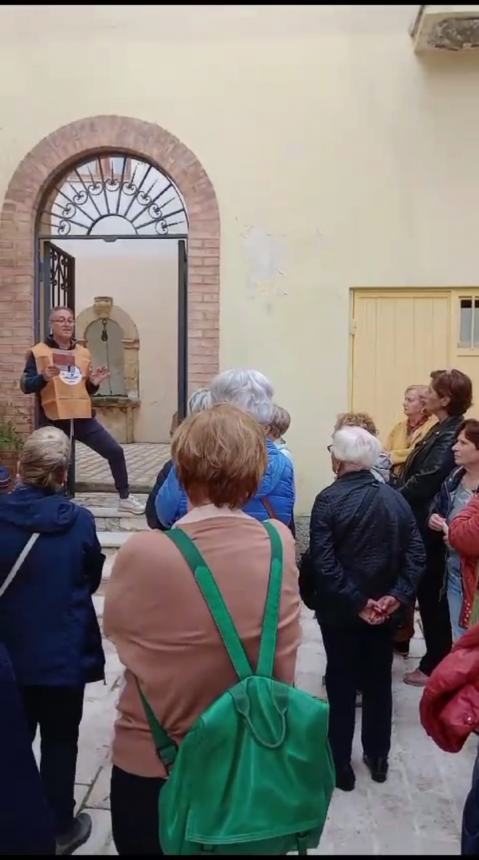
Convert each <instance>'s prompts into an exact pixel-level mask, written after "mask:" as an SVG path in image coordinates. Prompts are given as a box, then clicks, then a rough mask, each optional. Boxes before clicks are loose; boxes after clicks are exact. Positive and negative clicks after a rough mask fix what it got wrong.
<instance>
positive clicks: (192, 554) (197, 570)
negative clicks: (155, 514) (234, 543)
mask: <svg viewBox="0 0 479 860" xmlns="http://www.w3.org/2000/svg"><path fill="white" fill-rule="evenodd" d="M165 534H166V535H167V537H169V539H170V540H171V541H173V543H174V544H175V546H176V547H177V549H178V550H179V551H180V552H181V554H182V556H183V558H184V559H185V561H186V563H187V564H188V566H189V568H190V570H191V572H192V573H193V576H194V577H195V581H196V584H197V585H198V587H199V589H200V591H201V594H202V595H203V598H204V600H205V602H206V605H207V606H208V609H209V611H210V613H211V616H212V618H213V621H214V622H215V624H216V627H217V628H218V631H219V634H220V636H221V638H222V640H223V643H224V646H225V648H226V650H227V652H228V656H229V658H230V660H231V662H232V664H233V667H234V670H235V672H236V674H237V675H238V678H239V679H240V680H241V681H242V680H243V679H244V678H249V677H250V676H251V675H253V674H254V673H253V670H252V668H251V665H250V662H249V660H248V657H247V655H246V651H245V649H244V645H243V643H242V641H241V639H240V637H239V635H238V631H237V630H236V627H235V625H234V622H233V619H232V617H231V615H230V612H229V610H228V607H227V606H226V603H225V602H224V600H223V597H222V595H221V592H220V590H219V588H218V586H217V584H216V580H215V578H214V576H213V574H212V573H211V570H210V569H209V567H208V565H207V564H206V562H205V560H204V558H203V556H202V555H201V553H200V551H199V549H198V548H197V547H196V545H195V544H194V542H193V541H192V540H191V538H190V537H189V536H188V535H187V534H186V532H184V531H183V530H182V529H180V528H174V529H171V530H170V531H169V532H165Z"/></svg>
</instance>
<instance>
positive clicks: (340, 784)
mask: <svg viewBox="0 0 479 860" xmlns="http://www.w3.org/2000/svg"><path fill="white" fill-rule="evenodd" d="M355 785H356V777H355V775H354V770H353V769H352V767H351V765H350V764H346V765H343V767H340V768H338V769H337V770H336V788H340V789H341V791H352V790H353V788H354V786H355Z"/></svg>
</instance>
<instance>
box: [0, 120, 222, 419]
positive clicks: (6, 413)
mask: <svg viewBox="0 0 479 860" xmlns="http://www.w3.org/2000/svg"><path fill="white" fill-rule="evenodd" d="M115 149H117V150H121V151H123V152H126V153H129V154H131V155H136V156H138V157H140V158H144V159H145V160H147V161H150V162H152V163H153V164H154V165H155V166H157V167H158V168H159V169H160V170H162V171H164V172H165V173H167V174H169V175H170V176H171V178H172V179H173V181H174V182H175V184H176V185H177V187H178V188H179V189H180V191H181V194H182V195H183V199H184V200H185V203H186V207H187V212H188V217H189V243H188V244H189V255H188V268H189V277H188V290H189V292H188V353H189V368H188V385H189V388H190V390H192V389H194V388H196V387H198V386H201V385H205V384H207V383H208V381H209V380H210V379H211V377H212V376H213V375H214V374H215V373H216V372H217V370H218V353H219V266H220V260H219V256H220V223H219V212H218V204H217V200H216V195H215V192H214V189H213V186H212V184H211V181H210V179H209V178H208V176H207V174H206V172H205V170H204V169H203V167H202V165H201V164H200V162H199V161H198V159H197V158H196V156H195V155H194V154H193V153H192V152H191V151H190V150H189V149H188V148H187V147H186V146H185V145H184V144H183V143H181V141H179V140H178V139H177V138H176V137H174V136H173V135H172V134H170V133H169V132H168V131H165V129H163V128H161V127H160V126H158V125H155V124H153V123H149V122H143V121H142V120H138V119H132V118H130V117H120V116H97V117H93V118H90V119H82V120H78V121H76V122H73V123H70V124H69V125H65V126H63V127H62V128H59V129H58V130H57V131H54V132H53V133H52V134H50V135H48V137H46V138H44V139H43V140H42V141H40V143H39V144H38V145H37V146H35V147H34V149H32V150H31V152H29V153H28V155H27V156H26V157H25V158H24V159H23V161H22V162H21V163H20V165H19V166H18V168H17V170H16V171H15V173H14V175H13V177H12V179H11V181H10V184H9V186H8V188H7V191H6V194H5V199H4V203H3V207H2V212H1V216H0V402H1V403H2V404H3V407H2V417H7V419H8V418H10V419H12V420H13V421H14V423H15V425H16V426H17V428H18V429H19V430H20V431H21V432H22V433H28V432H29V431H30V429H31V426H32V414H33V404H32V398H27V397H25V395H23V394H22V393H21V392H20V390H19V379H20V375H21V372H22V369H23V365H24V358H25V353H26V352H27V350H28V349H29V347H31V345H32V340H33V330H34V327H33V323H34V282H35V277H34V276H35V265H36V261H35V229H36V220H37V213H38V208H39V206H40V204H41V202H42V200H43V198H44V196H45V194H46V193H47V192H48V190H49V188H50V186H52V185H53V183H54V182H55V181H56V179H58V177H59V176H60V175H62V174H63V173H65V172H66V171H67V170H68V168H69V167H71V166H72V165H73V164H74V163H75V162H77V161H80V160H81V159H82V158H84V157H88V155H90V154H93V153H98V152H101V151H102V150H104V151H106V150H110V151H111V150H115Z"/></svg>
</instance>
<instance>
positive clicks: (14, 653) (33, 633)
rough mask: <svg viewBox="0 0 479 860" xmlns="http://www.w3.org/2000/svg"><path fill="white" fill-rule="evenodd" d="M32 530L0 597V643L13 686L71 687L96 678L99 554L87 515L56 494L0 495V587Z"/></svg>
mask: <svg viewBox="0 0 479 860" xmlns="http://www.w3.org/2000/svg"><path fill="white" fill-rule="evenodd" d="M33 532H40V537H39V538H38V540H37V542H36V544H35V545H34V547H33V549H32V550H31V552H30V554H29V556H28V557H27V559H26V560H25V562H24V564H23V566H22V568H21V569H20V571H19V572H18V573H17V576H16V577H15V579H14V580H13V582H12V583H11V585H10V586H9V587H8V589H7V590H6V592H5V594H4V595H3V597H0V641H1V642H3V643H4V645H5V646H6V648H7V651H8V653H9V655H10V659H11V661H12V664H13V668H14V671H15V676H16V678H17V682H18V684H19V685H22V686H23V685H37V684H41V685H47V686H79V685H82V684H85V683H87V682H88V681H99V680H101V679H102V678H103V677H104V664H105V658H104V654H103V648H102V643H101V633H100V629H99V626H98V621H97V618H96V614H95V609H94V606H93V601H92V598H91V595H92V593H93V592H94V591H96V589H97V588H98V586H99V584H100V581H101V573H102V568H103V562H104V556H103V554H102V552H101V548H100V544H99V543H98V538H97V535H96V530H95V521H94V519H93V516H92V514H91V513H90V512H89V511H88V510H87V509H86V508H82V507H79V506H78V505H76V504H74V503H73V502H71V501H69V500H68V499H66V498H65V497H64V496H63V495H60V494H59V493H50V492H46V491H44V490H41V489H39V488H37V487H30V486H29V487H18V488H17V489H16V490H15V491H14V492H13V493H11V494H10V495H6V496H0V547H1V553H0V585H1V584H2V583H3V582H4V580H5V578H6V577H7V575H8V573H9V571H10V570H11V568H12V566H13V564H14V562H15V560H16V559H17V558H18V556H19V554H20V552H21V551H22V549H23V547H24V546H25V544H26V542H27V540H28V538H29V537H30V535H31V534H32V533H33Z"/></svg>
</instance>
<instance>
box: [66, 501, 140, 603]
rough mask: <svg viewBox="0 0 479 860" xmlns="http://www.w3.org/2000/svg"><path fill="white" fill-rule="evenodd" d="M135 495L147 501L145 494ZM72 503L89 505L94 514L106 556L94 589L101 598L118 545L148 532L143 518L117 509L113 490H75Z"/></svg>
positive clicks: (99, 538)
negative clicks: (91, 491) (83, 491)
mask: <svg viewBox="0 0 479 860" xmlns="http://www.w3.org/2000/svg"><path fill="white" fill-rule="evenodd" d="M137 498H138V499H141V500H142V501H144V502H145V503H146V499H147V496H146V495H142V494H137ZM75 502H76V503H77V504H78V505H83V506H84V507H86V508H88V510H90V511H91V513H92V514H93V516H94V517H95V522H96V529H97V534H98V540H99V541H100V544H101V547H102V549H103V552H104V554H105V556H106V561H105V564H104V567H103V577H102V584H101V586H100V588H99V589H98V591H97V592H96V596H97V597H101V596H102V595H103V594H104V588H105V583H106V582H107V581H108V579H109V578H110V574H111V569H112V567H113V562H114V560H115V556H116V554H117V552H118V550H119V549H120V547H121V546H123V544H124V543H126V541H127V540H128V538H129V537H130V536H131V535H132V534H135V533H136V532H141V531H148V525H147V522H146V517H145V515H144V514H143V515H142V516H135V514H130V513H128V512H126V511H119V510H118V496H117V495H116V494H114V493H77V494H76V495H75Z"/></svg>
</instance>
